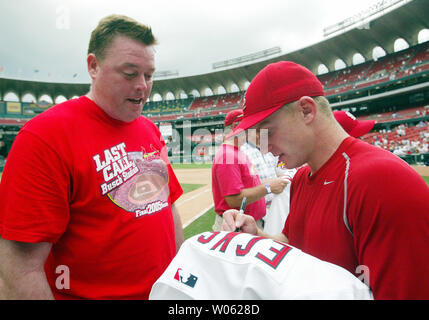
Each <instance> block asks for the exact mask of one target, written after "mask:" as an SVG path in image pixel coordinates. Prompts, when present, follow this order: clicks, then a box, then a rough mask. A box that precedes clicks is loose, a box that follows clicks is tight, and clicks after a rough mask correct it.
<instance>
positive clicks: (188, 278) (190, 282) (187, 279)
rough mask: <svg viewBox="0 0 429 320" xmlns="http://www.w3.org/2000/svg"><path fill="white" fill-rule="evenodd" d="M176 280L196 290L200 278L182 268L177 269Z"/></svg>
mask: <svg viewBox="0 0 429 320" xmlns="http://www.w3.org/2000/svg"><path fill="white" fill-rule="evenodd" d="M174 279H175V280H177V281H179V282H181V283H183V284H184V285H187V286H188V287H191V288H194V287H195V284H196V283H197V280H198V277H197V276H195V275H193V274H192V273H187V272H185V271H183V270H182V268H179V269H177V271H176V274H175V275H174Z"/></svg>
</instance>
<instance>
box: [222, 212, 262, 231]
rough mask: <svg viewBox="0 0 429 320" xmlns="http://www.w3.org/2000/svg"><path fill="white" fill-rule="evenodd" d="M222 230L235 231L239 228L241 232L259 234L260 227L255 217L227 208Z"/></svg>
mask: <svg viewBox="0 0 429 320" xmlns="http://www.w3.org/2000/svg"><path fill="white" fill-rule="evenodd" d="M222 216H223V222H222V227H221V230H222V231H235V230H236V229H237V228H239V229H240V231H241V232H245V233H250V234H253V235H257V234H258V227H257V226H256V222H255V219H254V218H253V217H252V216H249V215H247V214H242V213H240V211H238V210H234V209H231V210H227V211H225V212H224V213H223V215H222Z"/></svg>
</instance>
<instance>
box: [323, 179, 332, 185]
mask: <svg viewBox="0 0 429 320" xmlns="http://www.w3.org/2000/svg"><path fill="white" fill-rule="evenodd" d="M332 182H334V181H326V180H325V182H323V185H324V186H326V185H328V184H330V183H332Z"/></svg>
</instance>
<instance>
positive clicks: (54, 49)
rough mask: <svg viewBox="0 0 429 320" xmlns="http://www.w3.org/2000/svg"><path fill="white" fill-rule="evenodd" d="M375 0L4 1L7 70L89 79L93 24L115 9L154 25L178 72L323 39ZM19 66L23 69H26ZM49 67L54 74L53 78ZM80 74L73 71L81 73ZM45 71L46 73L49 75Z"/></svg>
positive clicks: (163, 53) (163, 54)
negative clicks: (326, 31) (325, 33)
mask: <svg viewBox="0 0 429 320" xmlns="http://www.w3.org/2000/svg"><path fill="white" fill-rule="evenodd" d="M374 2H376V0H360V1H359V2H354V1H343V0H324V1H320V0H301V1H281V0H264V1H249V0H246V1H245V0H234V1H230V0H217V1H201V0H174V1H172V0H150V1H149V0H145V1H135V0H121V1H117V0H38V1H34V0H20V1H2V2H1V4H0V38H1V39H2V41H3V43H2V50H1V53H0V61H2V65H4V75H5V76H10V77H18V76H21V77H25V76H27V77H30V79H34V77H35V75H34V73H33V74H31V71H32V70H34V69H35V68H38V69H39V70H40V72H39V73H38V74H37V77H38V79H42V80H49V81H66V82H89V77H88V76H87V71H86V63H85V58H86V50H87V46H88V41H89V36H90V32H91V31H92V30H93V29H94V28H95V26H96V25H97V23H98V21H99V20H100V19H101V18H102V17H104V16H106V15H108V14H111V13H119V14H125V15H129V16H131V17H133V18H135V19H137V20H139V21H141V22H143V23H146V24H148V25H150V26H151V27H152V28H153V31H154V33H155V35H156V36H157V38H158V40H159V45H158V46H157V48H156V51H157V57H156V64H157V69H158V70H161V71H164V70H178V71H179V76H186V75H192V74H198V73H207V72H210V71H212V69H211V66H212V64H213V63H214V62H218V61H222V60H226V59H231V58H236V57H240V56H243V55H247V54H250V53H253V52H257V51H261V50H264V49H268V48H271V47H275V46H280V47H281V48H282V50H283V52H290V51H294V50H297V49H299V48H302V47H304V46H307V45H310V44H312V43H314V42H317V41H319V40H321V37H322V32H323V28H324V27H327V26H329V25H331V24H333V23H335V22H338V21H340V19H345V18H347V17H349V16H351V15H352V14H354V13H356V11H357V10H363V9H365V8H367V7H368V6H369V5H370V4H371V3H374ZM18 69H21V70H22V73H21V75H19V73H18ZM48 73H49V74H50V77H49V79H47V75H48ZM76 73H77V74H78V76H76V77H74V78H73V75H74V74H76ZM43 77H46V78H45V79H43Z"/></svg>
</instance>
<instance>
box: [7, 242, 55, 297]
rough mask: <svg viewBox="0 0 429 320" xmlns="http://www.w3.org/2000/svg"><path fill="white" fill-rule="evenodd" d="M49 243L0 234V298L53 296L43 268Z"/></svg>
mask: <svg viewBox="0 0 429 320" xmlns="http://www.w3.org/2000/svg"><path fill="white" fill-rule="evenodd" d="M51 247H52V244H51V243H48V242H41V243H25V242H17V241H10V240H6V239H2V238H0V299H12V300H18V299H24V300H30V299H36V300H45V299H46V300H48V299H49V300H53V299H54V296H53V294H52V291H51V288H50V287H49V284H48V281H47V279H46V274H45V270H44V265H45V261H46V258H47V257H48V255H49V252H50V251H51Z"/></svg>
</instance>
